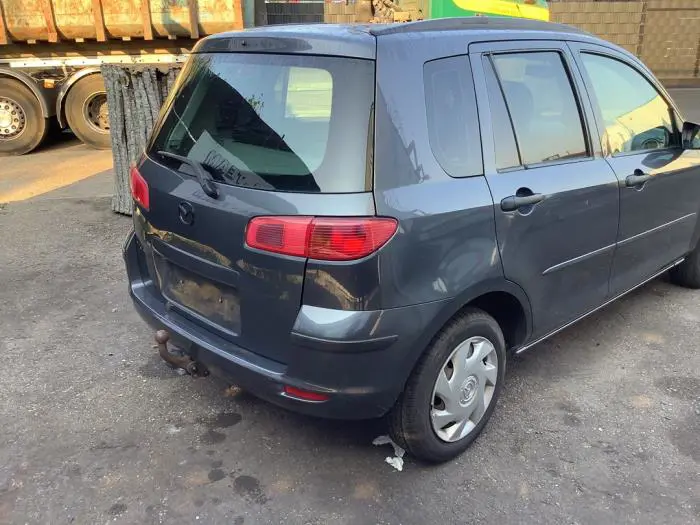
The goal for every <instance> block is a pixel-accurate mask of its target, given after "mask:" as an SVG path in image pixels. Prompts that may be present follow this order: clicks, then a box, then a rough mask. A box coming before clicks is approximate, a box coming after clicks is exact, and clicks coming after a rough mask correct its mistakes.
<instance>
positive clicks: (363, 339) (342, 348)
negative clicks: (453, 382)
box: [124, 233, 444, 419]
mask: <svg viewBox="0 0 700 525" xmlns="http://www.w3.org/2000/svg"><path fill="white" fill-rule="evenodd" d="M145 258H146V254H145V251H144V249H143V248H142V246H141V241H140V240H139V239H138V237H137V236H136V235H134V234H133V233H132V234H131V235H130V236H129V238H128V239H127V242H126V244H125V246H124V260H125V263H126V268H127V274H128V277H129V292H130V295H131V298H132V300H133V302H134V306H135V307H136V310H137V311H138V313H139V314H140V315H141V317H142V318H143V319H144V320H145V321H146V322H147V323H148V324H149V325H150V326H151V327H152V328H154V329H165V330H167V331H168V332H169V333H170V337H171V341H172V342H173V343H174V344H175V345H177V346H179V347H180V348H182V349H183V350H185V351H186V352H187V353H188V354H189V355H190V356H191V357H192V358H193V359H194V360H195V361H198V362H200V363H202V364H203V365H204V366H206V367H207V369H208V370H209V371H210V372H211V373H213V374H215V375H219V376H223V377H226V378H227V379H229V380H231V382H233V383H235V384H237V385H239V386H241V387H242V388H244V389H245V390H247V391H249V392H251V393H253V394H255V395H256V396H258V397H261V398H263V399H266V400H268V401H270V402H272V403H275V404H277V405H281V406H284V407H286V408H289V409H291V410H294V411H297V412H302V413H306V414H310V415H315V416H320V417H329V418H338V419H366V418H373V417H380V416H382V415H384V414H385V413H386V412H387V411H388V410H389V409H391V407H392V406H393V405H394V403H395V402H396V399H397V398H398V396H399V394H400V393H401V391H402V389H403V385H404V383H405V381H406V379H407V377H408V375H409V373H410V371H411V369H412V368H413V365H414V363H415V362H416V359H417V358H418V356H419V355H420V353H421V351H422V346H424V345H425V336H426V333H427V330H428V327H429V326H431V325H432V322H433V320H434V319H435V317H436V316H437V314H438V312H439V311H440V309H441V308H442V307H443V306H444V303H442V302H433V303H427V304H422V305H416V306H410V307H405V308H396V309H390V310H383V311H371V312H367V311H357V312H356V311H352V312H350V311H341V310H330V309H325V308H317V307H308V306H304V307H302V308H301V309H300V312H299V315H298V318H297V322H296V324H295V326H294V330H293V332H292V333H291V334H290V340H289V359H288V360H287V362H285V363H281V362H278V361H273V360H271V359H268V358H266V357H264V356H262V355H260V354H257V353H255V352H251V351H250V350H248V349H245V348H242V347H240V346H238V345H235V344H233V343H232V342H231V341H229V340H227V339H224V338H222V337H220V336H219V335H217V334H215V333H213V332H212V331H210V330H208V329H207V328H205V327H203V326H201V325H199V324H197V323H195V322H193V321H192V320H191V319H189V318H187V317H185V316H183V315H181V314H180V313H178V311H177V310H174V309H172V308H170V307H169V305H168V304H167V303H166V301H165V300H164V298H163V296H162V295H161V294H160V292H159V291H158V290H157V288H156V286H155V284H154V283H153V281H152V280H151V279H150V277H149V273H148V269H147V264H146V261H145ZM285 385H288V386H293V387H296V388H300V389H303V390H310V391H313V392H319V393H326V394H328V396H329V399H328V400H327V401H323V402H310V401H303V400H299V399H296V398H291V397H287V396H286V395H285V394H284V390H283V389H284V386H285Z"/></svg>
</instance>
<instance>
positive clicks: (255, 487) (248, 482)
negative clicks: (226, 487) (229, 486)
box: [233, 475, 267, 505]
mask: <svg viewBox="0 0 700 525" xmlns="http://www.w3.org/2000/svg"><path fill="white" fill-rule="evenodd" d="M233 490H235V491H236V494H238V495H239V496H242V497H244V498H245V499H247V500H248V501H252V502H254V503H258V504H259V505H263V504H265V503H267V496H265V492H264V491H263V488H262V485H260V481H258V479H257V478H254V477H253V476H245V475H243V476H238V477H237V478H236V479H234V480H233Z"/></svg>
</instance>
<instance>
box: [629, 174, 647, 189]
mask: <svg viewBox="0 0 700 525" xmlns="http://www.w3.org/2000/svg"><path fill="white" fill-rule="evenodd" d="M651 177H652V175H649V174H648V173H644V172H643V171H642V170H634V175H629V176H628V177H627V178H626V179H625V186H627V187H628V188H636V187H638V186H641V185H642V184H644V183H645V182H646V181H648V180H649V179H651Z"/></svg>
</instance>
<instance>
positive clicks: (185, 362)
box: [156, 330, 209, 377]
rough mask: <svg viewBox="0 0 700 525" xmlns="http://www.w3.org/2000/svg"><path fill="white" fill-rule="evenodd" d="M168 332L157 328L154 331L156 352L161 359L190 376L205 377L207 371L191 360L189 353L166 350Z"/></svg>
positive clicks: (168, 338) (207, 373)
mask: <svg viewBox="0 0 700 525" xmlns="http://www.w3.org/2000/svg"><path fill="white" fill-rule="evenodd" d="M169 340H170V334H169V333H168V332H167V331H166V330H158V331H157V332H156V343H158V353H159V354H160V357H161V359H163V361H165V362H166V363H168V364H170V365H172V366H174V367H175V368H182V369H183V370H184V371H185V372H187V373H188V374H190V375H191V376H192V377H206V376H208V375H209V371H208V370H207V369H206V368H204V367H203V366H202V365H201V364H199V363H197V362H196V361H195V360H193V359H192V358H191V357H190V356H189V355H187V354H184V355H176V354H173V353H171V352H170V351H169V350H168V341H169Z"/></svg>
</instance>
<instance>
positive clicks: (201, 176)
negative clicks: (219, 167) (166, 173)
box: [158, 151, 219, 199]
mask: <svg viewBox="0 0 700 525" xmlns="http://www.w3.org/2000/svg"><path fill="white" fill-rule="evenodd" d="M158 155H161V156H162V157H168V158H169V159H173V160H177V161H179V162H182V163H183V164H187V165H188V166H189V167H191V168H192V170H193V171H194V174H195V176H196V177H197V181H199V185H200V186H201V187H202V189H203V190H204V193H206V194H207V195H209V196H210V197H211V198H212V199H217V198H219V188H217V187H216V185H215V184H214V178H213V177H212V176H211V174H210V173H209V172H207V170H205V169H204V166H202V163H201V162H197V161H196V160H193V159H190V158H187V157H183V156H182V155H177V154H175V153H170V152H169V151H159V152H158Z"/></svg>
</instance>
